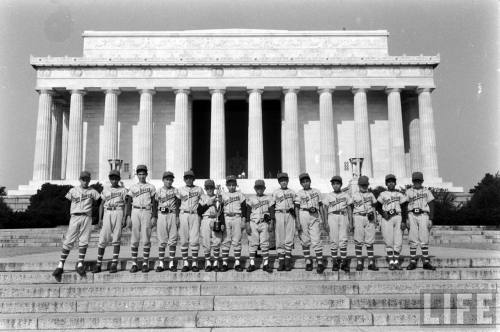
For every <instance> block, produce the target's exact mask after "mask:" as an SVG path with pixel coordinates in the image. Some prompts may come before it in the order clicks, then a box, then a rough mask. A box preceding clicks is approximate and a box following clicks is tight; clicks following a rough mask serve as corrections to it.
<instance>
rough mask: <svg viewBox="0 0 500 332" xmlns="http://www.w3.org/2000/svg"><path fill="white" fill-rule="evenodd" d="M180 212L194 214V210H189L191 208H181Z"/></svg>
mask: <svg viewBox="0 0 500 332" xmlns="http://www.w3.org/2000/svg"><path fill="white" fill-rule="evenodd" d="M182 213H187V214H196V211H191V210H182Z"/></svg>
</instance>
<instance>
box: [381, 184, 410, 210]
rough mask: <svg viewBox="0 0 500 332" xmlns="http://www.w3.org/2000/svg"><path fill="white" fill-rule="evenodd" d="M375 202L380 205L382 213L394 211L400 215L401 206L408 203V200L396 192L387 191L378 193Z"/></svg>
mask: <svg viewBox="0 0 500 332" xmlns="http://www.w3.org/2000/svg"><path fill="white" fill-rule="evenodd" d="M377 201H379V202H380V203H381V204H382V210H383V211H390V210H396V212H397V213H401V204H403V203H404V202H406V201H408V199H407V198H406V196H405V195H404V194H403V193H401V192H399V191H397V190H394V191H389V190H387V191H383V192H381V193H380V195H379V196H378V199H377Z"/></svg>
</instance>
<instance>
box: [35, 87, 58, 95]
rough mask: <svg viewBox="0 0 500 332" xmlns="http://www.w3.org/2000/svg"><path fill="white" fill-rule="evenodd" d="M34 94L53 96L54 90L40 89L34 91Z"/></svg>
mask: <svg viewBox="0 0 500 332" xmlns="http://www.w3.org/2000/svg"><path fill="white" fill-rule="evenodd" d="M36 92H38V93H39V94H42V93H44V94H47V95H54V94H55V93H56V92H55V91H54V90H52V88H40V89H36Z"/></svg>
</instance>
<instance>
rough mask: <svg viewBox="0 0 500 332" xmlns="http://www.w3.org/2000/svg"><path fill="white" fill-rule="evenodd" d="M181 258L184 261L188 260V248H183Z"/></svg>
mask: <svg viewBox="0 0 500 332" xmlns="http://www.w3.org/2000/svg"><path fill="white" fill-rule="evenodd" d="M181 256H182V260H183V261H186V260H187V259H188V247H181Z"/></svg>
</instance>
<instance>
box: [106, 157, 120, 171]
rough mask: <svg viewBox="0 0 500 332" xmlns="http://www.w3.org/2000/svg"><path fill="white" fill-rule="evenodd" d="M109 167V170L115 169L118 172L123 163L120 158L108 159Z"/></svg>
mask: <svg viewBox="0 0 500 332" xmlns="http://www.w3.org/2000/svg"><path fill="white" fill-rule="evenodd" d="M108 163H109V167H110V168H111V169H110V170H111V171H114V170H117V171H118V172H120V170H121V168H122V164H123V160H122V159H108Z"/></svg>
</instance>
